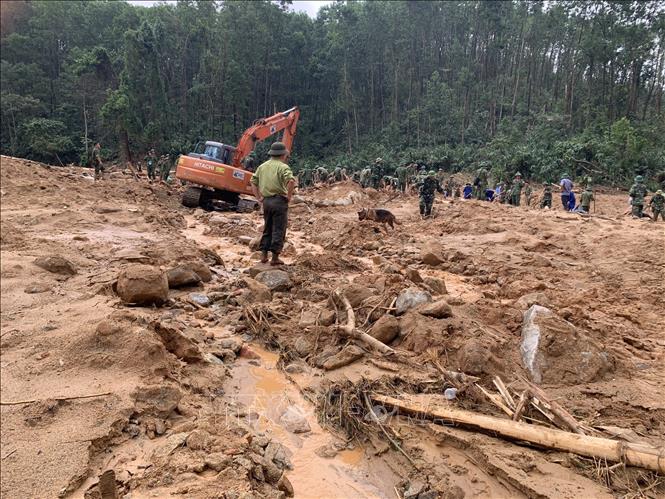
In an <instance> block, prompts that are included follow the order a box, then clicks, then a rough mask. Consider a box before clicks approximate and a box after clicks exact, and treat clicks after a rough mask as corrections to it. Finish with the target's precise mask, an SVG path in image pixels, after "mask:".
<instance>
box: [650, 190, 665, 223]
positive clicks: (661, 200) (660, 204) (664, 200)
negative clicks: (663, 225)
mask: <svg viewBox="0 0 665 499" xmlns="http://www.w3.org/2000/svg"><path fill="white" fill-rule="evenodd" d="M649 206H650V207H651V211H652V213H653V221H654V222H657V221H658V215H660V219H661V220H663V221H664V222H665V196H663V191H662V190H660V189H659V190H657V191H656V194H654V195H653V196H651V201H649Z"/></svg>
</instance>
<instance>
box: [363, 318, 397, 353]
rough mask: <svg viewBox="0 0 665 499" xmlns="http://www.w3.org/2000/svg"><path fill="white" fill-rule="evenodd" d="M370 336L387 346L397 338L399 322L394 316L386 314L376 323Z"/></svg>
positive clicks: (370, 331)
mask: <svg viewBox="0 0 665 499" xmlns="http://www.w3.org/2000/svg"><path fill="white" fill-rule="evenodd" d="M368 334H369V335H370V336H372V337H373V338H376V339H377V340H379V341H380V342H382V343H385V344H386V345H387V344H389V343H390V342H391V341H393V340H394V339H395V338H397V335H398V334H399V322H398V320H397V319H396V318H395V317H394V316H392V315H390V314H386V315H384V316H382V317H381V318H380V319H379V320H378V321H376V322H375V323H374V325H373V326H372V328H371V329H370V330H369V332H368Z"/></svg>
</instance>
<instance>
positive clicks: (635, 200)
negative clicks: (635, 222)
mask: <svg viewBox="0 0 665 499" xmlns="http://www.w3.org/2000/svg"><path fill="white" fill-rule="evenodd" d="M628 195H629V196H630V197H631V201H630V204H631V205H632V207H633V210H632V212H633V217H634V218H642V210H643V209H644V196H646V195H647V188H646V186H645V185H644V178H643V177H642V175H638V176H637V177H635V183H634V184H633V185H632V187H631V188H630V192H629V193H628Z"/></svg>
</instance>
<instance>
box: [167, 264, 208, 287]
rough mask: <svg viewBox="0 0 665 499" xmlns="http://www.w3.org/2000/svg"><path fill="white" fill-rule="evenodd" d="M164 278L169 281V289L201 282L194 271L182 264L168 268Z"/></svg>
mask: <svg viewBox="0 0 665 499" xmlns="http://www.w3.org/2000/svg"><path fill="white" fill-rule="evenodd" d="M166 278H167V279H168V281H169V288H171V289H173V288H179V287H181V286H192V285H195V284H198V283H200V282H201V278H200V277H199V275H198V274H197V273H196V272H194V271H193V270H190V269H186V268H184V267H182V266H179V267H174V268H172V269H169V270H168V271H167V272H166Z"/></svg>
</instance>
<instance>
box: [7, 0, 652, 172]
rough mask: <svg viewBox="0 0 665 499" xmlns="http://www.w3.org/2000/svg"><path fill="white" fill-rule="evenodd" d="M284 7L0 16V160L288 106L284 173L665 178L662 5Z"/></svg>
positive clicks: (17, 11)
mask: <svg viewBox="0 0 665 499" xmlns="http://www.w3.org/2000/svg"><path fill="white" fill-rule="evenodd" d="M288 3H289V2H281V3H280V2H268V1H252V2H235V1H225V2H221V1H218V2H204V1H192V0H183V1H180V2H177V3H176V4H171V3H169V4H162V5H157V6H154V7H151V8H145V7H139V6H134V5H130V4H127V3H124V2H119V1H118V2H116V1H108V2H107V1H66V2H64V1H62V2H61V1H16V2H2V82H1V91H2V106H1V111H2V127H1V136H0V141H1V143H0V146H1V149H2V153H3V154H11V155H18V156H25V157H30V158H35V159H39V160H42V161H49V162H51V163H53V164H59V163H60V162H63V163H64V162H81V163H86V162H87V158H88V155H89V151H90V150H91V145H92V144H93V143H94V142H97V141H100V142H101V143H102V145H103V147H104V153H105V155H107V156H109V155H110V156H116V155H118V156H119V157H121V158H131V156H132V155H137V154H142V153H143V152H144V151H145V150H146V149H147V148H148V147H150V146H154V147H156V148H157V149H159V150H161V151H164V152H171V153H181V152H187V151H188V150H189V149H190V148H191V147H192V146H193V144H194V143H196V141H198V140H200V139H210V140H220V141H223V142H227V143H235V141H236V140H237V139H238V137H239V135H240V134H241V133H242V131H243V130H244V129H245V128H246V127H247V126H248V125H250V124H251V123H252V121H253V120H255V119H256V118H259V117H262V116H266V115H270V114H272V113H273V112H275V110H283V109H286V108H288V107H291V106H293V105H298V106H300V107H301V112H302V114H301V122H300V126H299V129H298V136H297V138H296V148H295V151H294V158H293V159H294V163H295V164H296V166H302V165H306V164H324V165H334V164H337V163H338V162H341V163H343V164H344V165H345V166H348V167H360V166H362V165H363V164H365V163H366V162H367V161H369V160H370V159H372V158H374V157H376V156H381V157H383V158H384V159H386V160H387V162H388V165H389V166H392V167H395V166H398V165H399V164H401V163H403V162H406V161H414V160H415V161H423V162H427V163H429V164H431V165H433V166H438V167H443V168H446V169H454V170H460V169H462V168H472V167H476V166H477V165H478V164H483V163H484V164H487V165H488V166H489V167H491V168H492V170H493V172H494V174H495V175H502V174H504V172H513V171H514V170H516V169H519V170H520V171H522V173H523V174H525V175H528V176H534V177H540V178H550V177H551V178H552V179H554V177H555V176H556V175H558V174H559V173H561V172H562V171H563V170H572V173H574V174H577V175H581V174H586V173H591V174H592V175H593V176H594V177H596V178H599V179H602V180H604V181H608V182H614V183H622V182H626V181H628V179H629V178H630V177H632V176H633V175H634V174H635V173H644V174H646V175H647V176H649V177H650V178H651V179H652V181H653V179H655V177H656V176H657V175H658V173H659V172H661V171H662V170H663V169H664V164H665V145H664V143H665V141H664V140H663V137H665V119H664V114H663V96H664V86H665V68H664V66H665V45H664V44H663V41H664V40H665V36H664V35H665V8H663V6H662V4H661V3H659V2H624V1H622V2H611V1H576V0H575V1H562V2H536V1H534V2H523V1H512V2H467V1H448V2H425V1H420V2H408V1H390V2H382V1H371V2H368V1H358V2H335V3H333V4H330V5H328V6H327V7H324V8H323V9H322V10H321V11H320V13H319V15H318V17H317V18H316V19H311V18H309V17H308V16H306V15H305V14H301V13H295V12H292V11H291V10H290V9H289V7H288Z"/></svg>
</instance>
